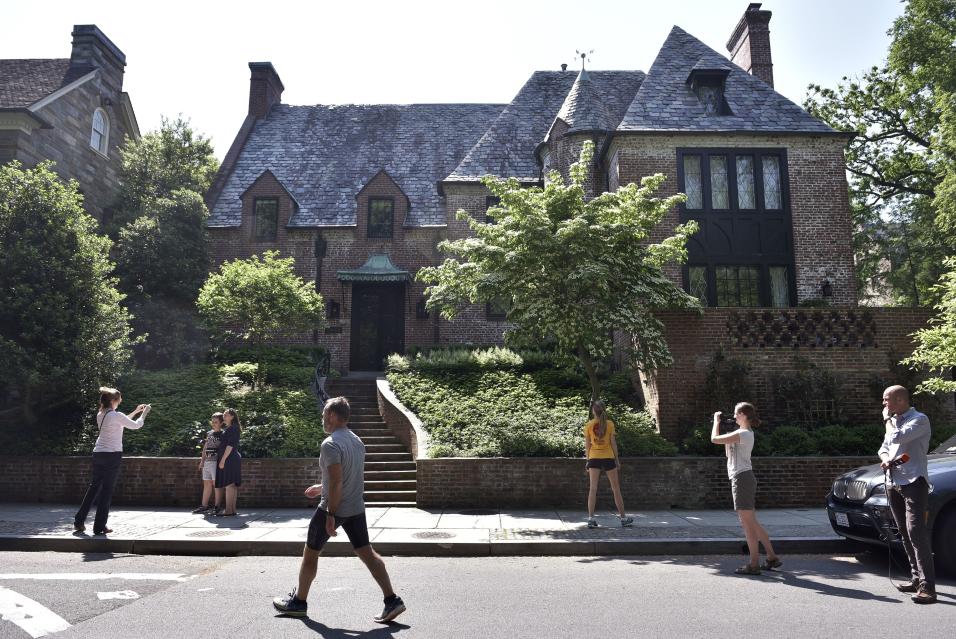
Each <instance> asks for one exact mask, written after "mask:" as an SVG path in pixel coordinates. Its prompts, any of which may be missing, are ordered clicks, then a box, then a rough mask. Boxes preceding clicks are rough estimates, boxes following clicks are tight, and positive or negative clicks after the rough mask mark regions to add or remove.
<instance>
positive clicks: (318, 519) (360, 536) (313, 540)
mask: <svg viewBox="0 0 956 639" xmlns="http://www.w3.org/2000/svg"><path fill="white" fill-rule="evenodd" d="M327 515H328V513H326V512H325V511H324V510H322V509H321V508H316V509H315V514H314V515H312V521H310V522H309V536H308V537H307V538H306V541H305V545H306V546H308V547H309V548H311V549H312V550H316V551H318V550H322V548H323V547H325V542H327V541H328V540H329V534H328V533H327V532H325V519H326V516H327ZM339 526H341V527H342V530H344V531H345V535H346V536H347V537H348V538H349V541H350V542H351V543H352V548H354V549H355V550H358V549H359V548H364V547H365V546H368V545H369V541H368V524H367V523H366V521H365V513H364V512H363V513H361V514H358V515H352V516H351V517H336V518H335V527H336V528H338V527H339Z"/></svg>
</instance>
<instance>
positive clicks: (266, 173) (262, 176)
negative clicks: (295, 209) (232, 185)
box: [239, 169, 299, 206]
mask: <svg viewBox="0 0 956 639" xmlns="http://www.w3.org/2000/svg"><path fill="white" fill-rule="evenodd" d="M266 178H272V179H273V180H275V182H276V184H278V185H279V186H281V187H282V190H283V191H285V194H286V195H288V196H289V199H290V200H292V202H293V203H294V204H295V205H296V206H299V201H298V200H296V199H295V196H294V195H292V193H291V192H290V191H289V189H288V187H287V186H286V185H285V184H283V183H282V180H280V179H279V178H277V177H276V176H275V173H273V172H272V171H270V170H269V169H266V170H265V171H263V172H262V173H260V174H259V177H257V178H256V179H254V180H253V181H252V182H251V183H250V184H249V186H248V187H247V188H246V190H245V191H243V192H242V193H240V194H239V199H240V200H243V199H245V197H246V193H248V192H249V191H251V190H252V188H253V187H254V186H256V185H257V184H259V182H261V181H262V180H264V179H266Z"/></svg>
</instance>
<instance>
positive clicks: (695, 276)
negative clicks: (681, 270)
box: [687, 266, 707, 306]
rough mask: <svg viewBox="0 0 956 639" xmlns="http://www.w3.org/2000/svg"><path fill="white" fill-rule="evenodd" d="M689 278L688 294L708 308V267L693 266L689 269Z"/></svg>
mask: <svg viewBox="0 0 956 639" xmlns="http://www.w3.org/2000/svg"><path fill="white" fill-rule="evenodd" d="M687 276H688V277H687V285H688V286H687V289H688V291H687V292H688V293H690V294H691V295H693V296H694V297H696V298H697V299H699V300H700V303H701V304H703V305H704V306H707V267H706V266H691V267H689V268H688V269H687Z"/></svg>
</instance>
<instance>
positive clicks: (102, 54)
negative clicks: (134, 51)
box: [70, 24, 126, 73]
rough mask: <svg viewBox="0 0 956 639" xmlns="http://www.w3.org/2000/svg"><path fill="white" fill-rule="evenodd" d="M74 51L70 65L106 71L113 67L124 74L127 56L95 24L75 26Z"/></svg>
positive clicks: (71, 54)
mask: <svg viewBox="0 0 956 639" xmlns="http://www.w3.org/2000/svg"><path fill="white" fill-rule="evenodd" d="M71 35H72V36H73V50H72V51H71V52H70V64H71V65H72V66H78V67H95V68H98V69H105V68H110V67H112V68H113V69H115V70H119V72H120V73H122V72H123V68H124V67H125V66H126V56H125V55H124V54H123V52H122V51H120V50H119V47H117V46H116V45H115V44H113V42H112V41H111V40H110V39H109V38H107V37H106V36H105V35H104V34H103V32H102V31H100V30H99V28H98V27H97V26H96V25H95V24H75V25H73V33H72V34H71Z"/></svg>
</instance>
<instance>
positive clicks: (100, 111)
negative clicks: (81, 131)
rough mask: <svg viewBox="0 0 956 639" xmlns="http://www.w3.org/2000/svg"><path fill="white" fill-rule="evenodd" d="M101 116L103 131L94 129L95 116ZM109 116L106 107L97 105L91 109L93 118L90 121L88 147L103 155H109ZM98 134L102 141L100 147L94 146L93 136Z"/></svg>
mask: <svg viewBox="0 0 956 639" xmlns="http://www.w3.org/2000/svg"><path fill="white" fill-rule="evenodd" d="M98 115H99V116H101V117H102V118H103V127H104V130H103V131H97V129H96V116H98ZM110 128H111V127H110V116H109V114H108V113H107V112H106V109H104V108H103V107H97V108H95V109H93V118H92V120H91V121H90V148H91V149H93V150H94V151H96V152H97V153H99V154H100V155H102V156H103V157H109V150H110ZM94 135H99V136H100V140H101V141H102V148H100V147H99V146H94V144H93V136H94Z"/></svg>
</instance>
